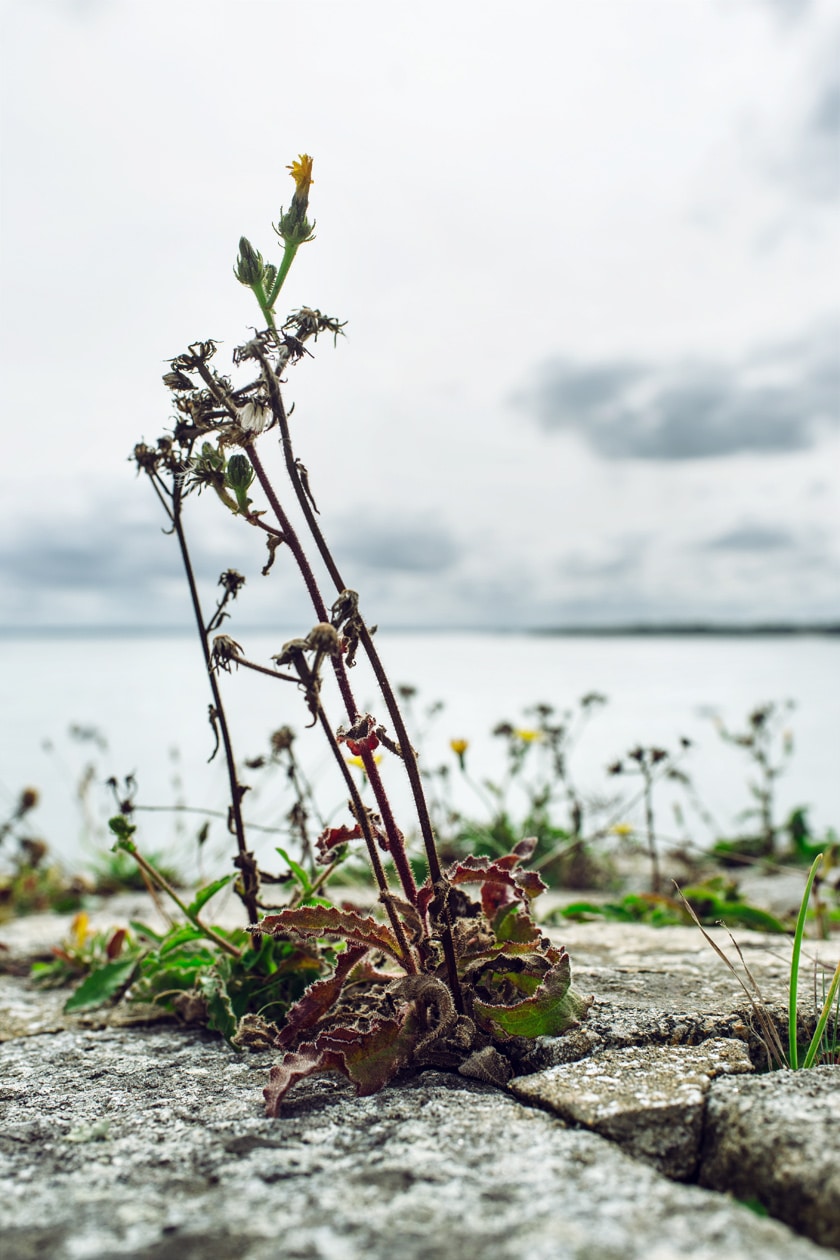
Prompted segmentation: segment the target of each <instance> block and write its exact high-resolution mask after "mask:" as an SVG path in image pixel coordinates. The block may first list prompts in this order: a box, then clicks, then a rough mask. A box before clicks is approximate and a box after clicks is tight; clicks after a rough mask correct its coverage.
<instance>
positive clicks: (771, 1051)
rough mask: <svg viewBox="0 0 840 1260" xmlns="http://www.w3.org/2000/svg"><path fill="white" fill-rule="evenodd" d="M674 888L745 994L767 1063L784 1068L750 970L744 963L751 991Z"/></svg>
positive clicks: (780, 1047) (781, 1056)
mask: <svg viewBox="0 0 840 1260" xmlns="http://www.w3.org/2000/svg"><path fill="white" fill-rule="evenodd" d="M674 887H675V888H676V890H677V896H678V897H679V898H680V900H681V901H682V903H683V905H684V906H685V908H686V910H687V911H688V913H689V914H690V915H691V917H692V919H693V920H694V922H695V923H696V924H697V926H698V927H699V929H700V931H701V932H702V933H703V938H704V940H705V941H706V944H707V945H711V947H712V949H713V950H714V951H715V953H716V954H717V956H718V958H720V960H721V962H724V963H726V966H727V967H728V968H729V970H730V971H731V972H732V974H733V976H734V977H735V979H736V980H737V981H738V983H739V984H740V986H741V988H742V989H743V990H744V992H745V993H746V995H747V998H748V1000H749V1003H750V1006H751V1007H752V1008H753V1011H754V1012H755V1017H756V1019H757V1020H758V1022H759V1025H760V1026H761V1034H759V1035H760V1036H761V1040H762V1041H763V1042H764V1046H765V1049H766V1050H767V1055H768V1061H769V1062H771V1063H772V1060H773V1058H774V1057H775V1058H776V1060H777V1061H778V1064H779V1067H785V1066H786V1064H785V1053H784V1050H783V1049H782V1046H781V1042H780V1041H779V1036H778V1033H777V1032H776V1027H775V1025H774V1023H773V1021H772V1019H771V1018H770V1016H769V1014H768V1012H767V1009H766V1006H765V1003H764V999H763V998H762V996H761V990H760V989H759V987H758V985H757V983H756V981H755V979H754V977H753V975H752V973H751V971H750V969H749V968H748V967H747V965H746V963H744V970H745V971H746V973H747V976H748V978H749V981H750V984H751V985H752V989H751V988H750V986H749V985H748V984H746V982H745V981H744V978H743V976H741V975H740V974H739V972H738V968H737V967H736V966H735V964H734V963H733V962H732V959H731V958H728V957H727V955H726V954H725V953H724V952H723V950H722V949H721V948H720V946H719V945H718V943H717V941H715V940H713V939H712V937H711V936H710V935H709V933H708V932H707V931H706V929H705V928H704V926H703V924H702V923H701V922H700V920H699V918H698V917H697V915H696V913H695V911H694V907H693V906H692V905H691V903H690V902H689V901H688V900H687V899H686V898H685V897H684V896H683V892H682V889H681V888H680V886H679V884H678V883H677V882H676V880H675V881H674ZM729 939H730V940H731V941H732V943H733V945H735V948H736V949H738V946H737V944H735V940H734V937H733V936H732V934H731V933H730V937H729ZM738 953H739V955H740V950H738ZM741 958H742V961H743V956H742V955H741Z"/></svg>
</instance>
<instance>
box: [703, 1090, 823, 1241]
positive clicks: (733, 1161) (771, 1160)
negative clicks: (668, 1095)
mask: <svg viewBox="0 0 840 1260" xmlns="http://www.w3.org/2000/svg"><path fill="white" fill-rule="evenodd" d="M700 1180H701V1184H702V1185H704V1186H711V1187H713V1188H715V1189H717V1190H728V1191H730V1192H731V1193H733V1194H736V1195H738V1196H739V1197H747V1195H749V1196H754V1197H755V1198H757V1199H759V1200H760V1201H761V1202H762V1203H763V1204H764V1206H765V1207H766V1208H767V1210H768V1211H769V1212H771V1213H772V1214H773V1216H777V1217H779V1218H780V1219H781V1220H784V1221H787V1222H788V1223H789V1224H790V1225H792V1226H793V1227H794V1228H795V1229H798V1230H802V1231H803V1232H804V1233H807V1234H808V1235H809V1236H810V1237H811V1238H814V1239H816V1240H817V1241H818V1242H821V1243H822V1244H823V1245H825V1246H832V1247H840V1066H838V1067H834V1066H824V1067H819V1068H811V1069H809V1070H808V1071H807V1072H801V1071H800V1072H773V1073H772V1074H770V1075H768V1076H761V1077H756V1078H755V1079H753V1080H721V1081H717V1082H715V1086H714V1088H713V1090H712V1091H711V1094H710V1097H709V1102H708V1106H707V1115H706V1133H705V1139H704V1149H703V1155H702V1161H701V1167H700Z"/></svg>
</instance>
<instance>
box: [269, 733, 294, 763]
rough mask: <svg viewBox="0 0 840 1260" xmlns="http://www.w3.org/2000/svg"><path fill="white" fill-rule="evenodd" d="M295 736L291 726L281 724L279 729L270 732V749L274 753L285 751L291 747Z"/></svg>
mask: <svg viewBox="0 0 840 1260" xmlns="http://www.w3.org/2000/svg"><path fill="white" fill-rule="evenodd" d="M294 738H295V733H294V731H293V730H292V728H291V726H281V727H280V728H279V730H276V731H272V732H271V751H272V752H273V753H274V754H275V756H276V755H277V754H278V753H281V752H287V751H288V749H290V748H291V746H292V743H293V741H294Z"/></svg>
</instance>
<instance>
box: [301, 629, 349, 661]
mask: <svg viewBox="0 0 840 1260" xmlns="http://www.w3.org/2000/svg"><path fill="white" fill-rule="evenodd" d="M306 642H307V644H308V645H309V647H310V648H312V649H313V651H315V652H327V653H329V655H330V656H337V655H338V654H339V652H340V651H341V638H340V636H339V633H338V631H337V630H336V629H335V627H334V626H331V625H330V624H329V622H328V621H319V622H318V624H317V626H313V627H312V629H311V630H310V631H309V636H308V638H307V640H306Z"/></svg>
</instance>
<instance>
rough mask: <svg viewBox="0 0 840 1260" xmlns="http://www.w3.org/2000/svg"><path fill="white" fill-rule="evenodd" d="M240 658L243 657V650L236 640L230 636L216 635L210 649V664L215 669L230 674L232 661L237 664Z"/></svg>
mask: <svg viewBox="0 0 840 1260" xmlns="http://www.w3.org/2000/svg"><path fill="white" fill-rule="evenodd" d="M239 656H242V648H241V647H240V646H239V644H238V643H237V642H236V640H235V639H232V638H231V637H230V635H228V634H217V635H216V637H215V638H214V639H213V646H212V648H211V649H210V663H211V665H212V667H213V669H215V670H219V669H223V670H225V672H226V673H228V674H229V673H230V665H231V661H233V663H234V664H236V663H237V657H239Z"/></svg>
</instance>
